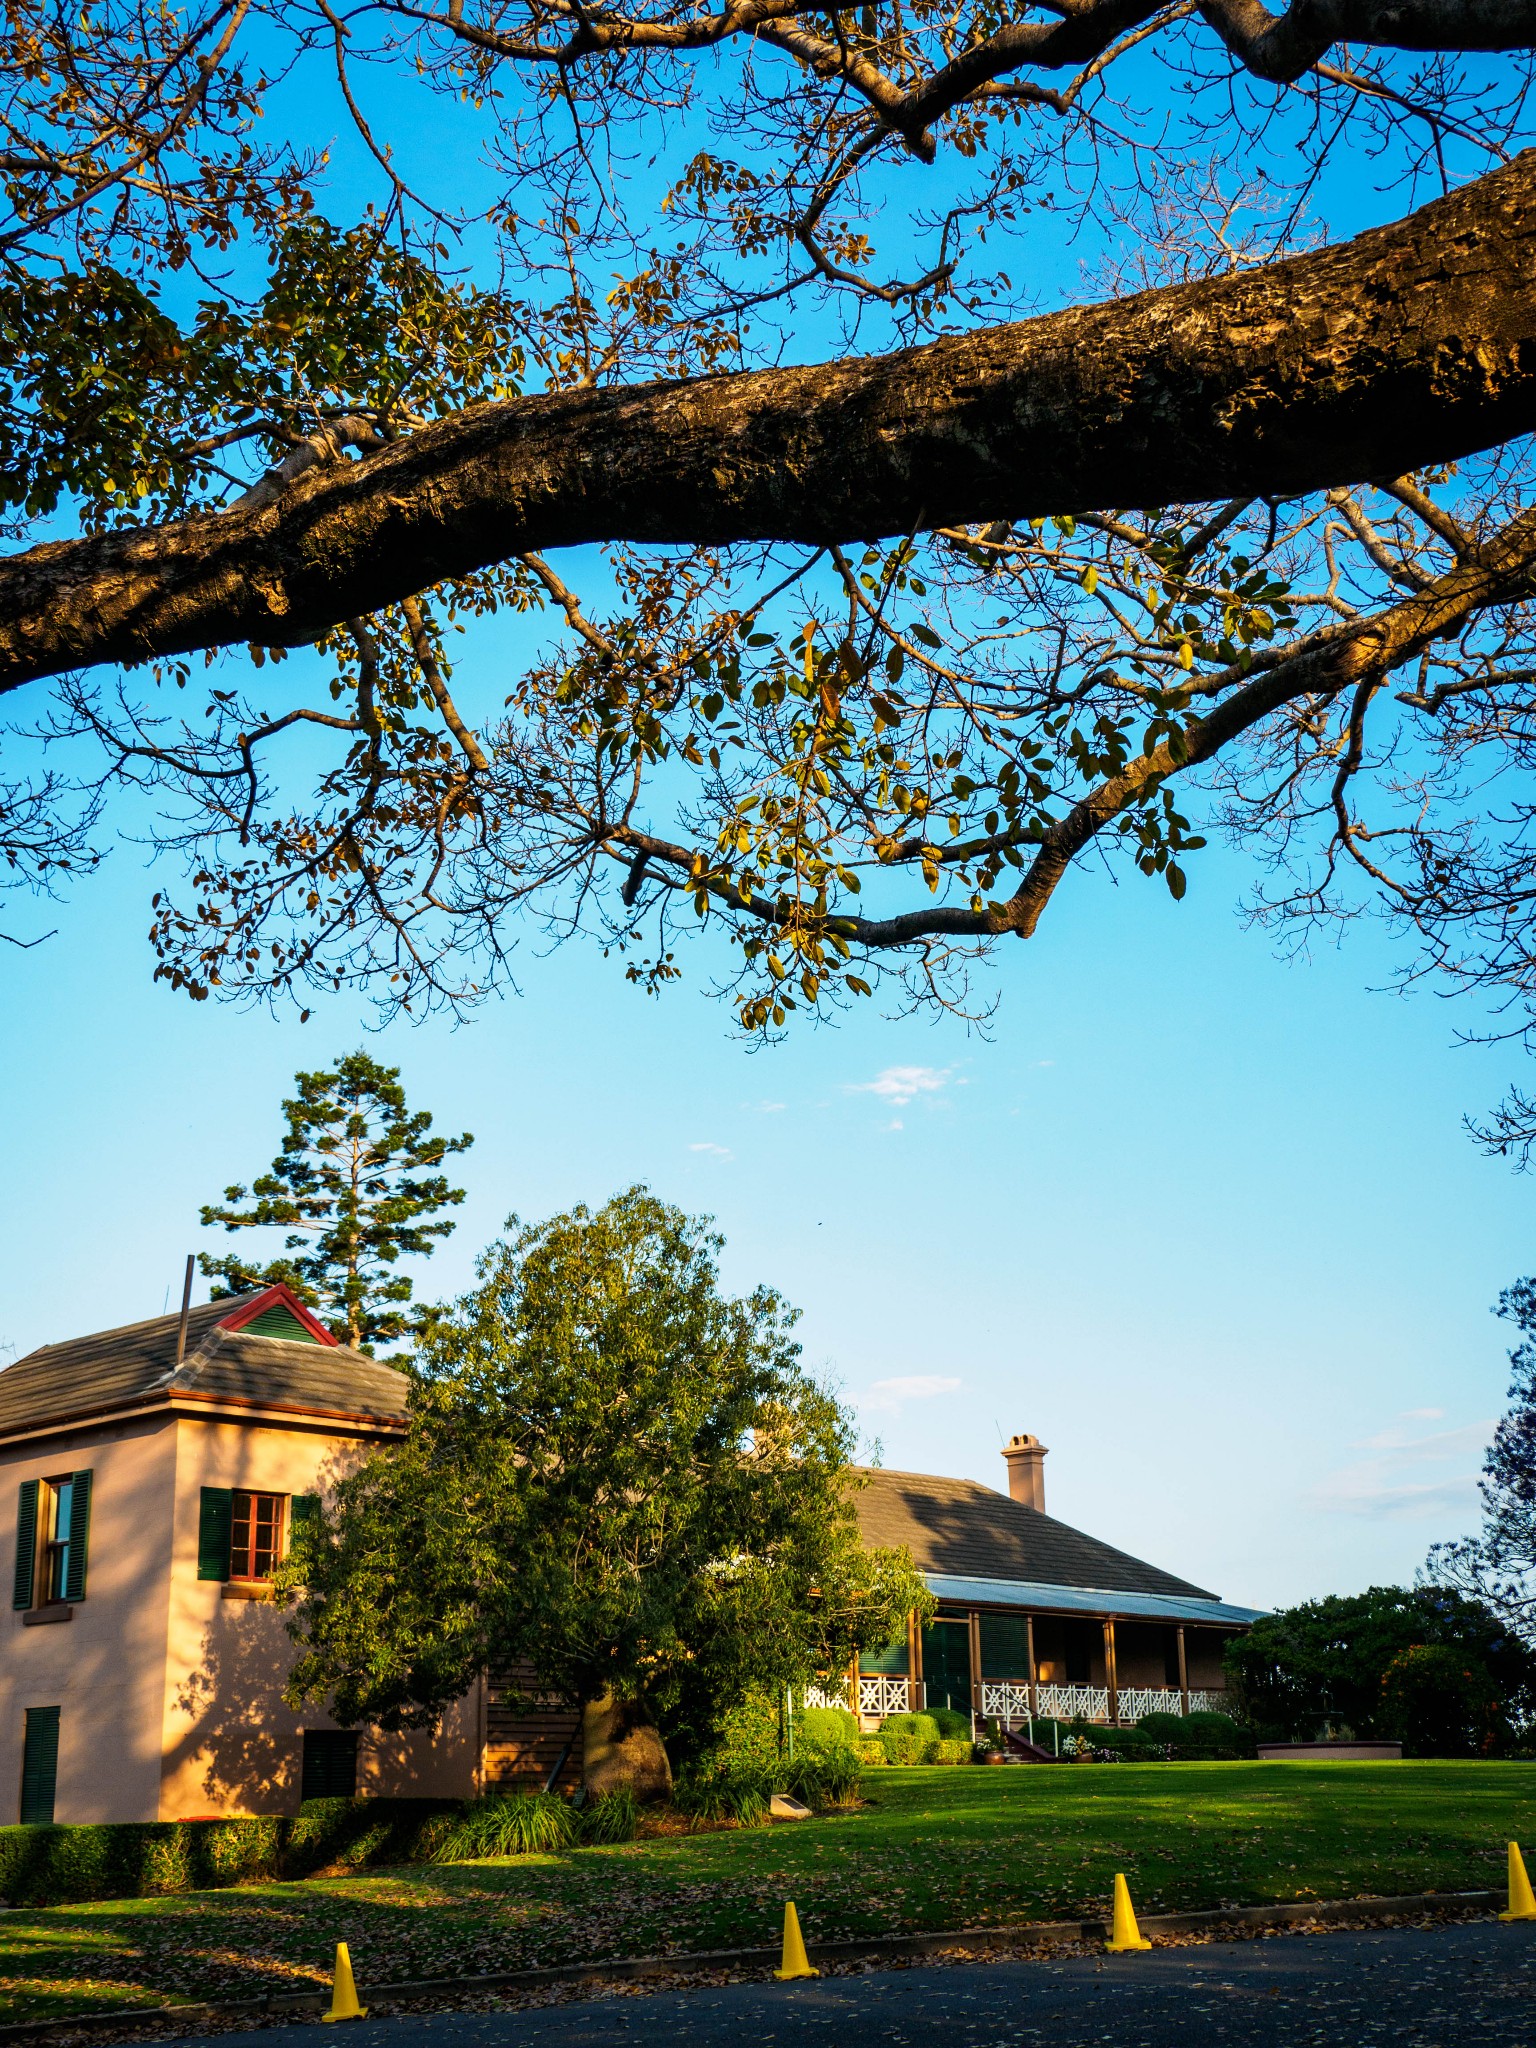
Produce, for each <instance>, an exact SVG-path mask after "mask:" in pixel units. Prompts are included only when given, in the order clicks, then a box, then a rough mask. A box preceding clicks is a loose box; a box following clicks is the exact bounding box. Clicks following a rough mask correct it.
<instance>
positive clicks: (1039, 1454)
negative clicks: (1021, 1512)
mask: <svg viewBox="0 0 1536 2048" xmlns="http://www.w3.org/2000/svg"><path fill="white" fill-rule="evenodd" d="M1045 1460H1046V1448H1045V1445H1044V1444H1043V1443H1041V1441H1040V1439H1039V1437H1037V1436H1011V1437H1009V1439H1008V1442H1007V1445H1006V1446H1005V1448H1004V1451H1003V1462H1004V1463H1005V1464H1006V1465H1007V1467H1008V1493H1009V1497H1010V1499H1013V1500H1016V1501H1017V1502H1018V1503H1019V1505H1020V1506H1021V1507H1026V1508H1034V1509H1035V1510H1036V1511H1037V1512H1038V1513H1040V1514H1042V1515H1043V1514H1044V1513H1045Z"/></svg>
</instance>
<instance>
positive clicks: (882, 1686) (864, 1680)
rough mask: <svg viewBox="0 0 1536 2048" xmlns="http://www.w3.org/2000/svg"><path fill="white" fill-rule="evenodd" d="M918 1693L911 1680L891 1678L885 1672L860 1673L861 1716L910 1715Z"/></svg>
mask: <svg viewBox="0 0 1536 2048" xmlns="http://www.w3.org/2000/svg"><path fill="white" fill-rule="evenodd" d="M916 1691H917V1687H916V1686H915V1685H913V1683H912V1681H911V1680H910V1679H909V1678H891V1677H889V1676H887V1674H886V1673H885V1672H883V1671H861V1672H860V1673H859V1712H860V1713H861V1714H882V1715H883V1714H910V1713H911V1712H912V1711H913V1699H912V1695H913V1694H914V1693H915V1692H916Z"/></svg>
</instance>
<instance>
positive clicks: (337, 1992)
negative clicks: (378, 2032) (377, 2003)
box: [320, 1941, 368, 2020]
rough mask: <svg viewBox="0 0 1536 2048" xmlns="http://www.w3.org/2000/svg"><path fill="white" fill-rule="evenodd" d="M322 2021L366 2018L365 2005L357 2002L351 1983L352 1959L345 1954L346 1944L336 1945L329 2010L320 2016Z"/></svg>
mask: <svg viewBox="0 0 1536 2048" xmlns="http://www.w3.org/2000/svg"><path fill="white" fill-rule="evenodd" d="M320 2017H321V2019H323V2020H365V2019H367V2017H368V2008H367V2006H366V2005H359V2004H358V2002H357V1986H356V1985H355V1984H354V1983H353V1982H352V1958H351V1956H349V1955H348V1954H347V1944H346V1943H345V1942H344V1941H338V1942H337V1944H336V1981H335V1982H334V1983H333V1984H332V1986H331V2009H330V2011H329V2012H323V2013H321V2015H320Z"/></svg>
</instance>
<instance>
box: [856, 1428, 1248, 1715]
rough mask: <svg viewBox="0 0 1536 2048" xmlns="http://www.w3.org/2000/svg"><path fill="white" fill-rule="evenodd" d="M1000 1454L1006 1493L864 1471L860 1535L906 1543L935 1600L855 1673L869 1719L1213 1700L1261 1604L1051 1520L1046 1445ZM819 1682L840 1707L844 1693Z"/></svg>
mask: <svg viewBox="0 0 1536 2048" xmlns="http://www.w3.org/2000/svg"><path fill="white" fill-rule="evenodd" d="M1003 1458H1004V1461H1005V1463H1006V1465H1007V1468H1008V1491H1007V1493H1006V1494H1004V1493H998V1492H995V1491H994V1490H993V1489H992V1488H991V1487H988V1486H981V1485H979V1484H978V1483H977V1482H976V1481H975V1480H973V1479H942V1478H938V1477H936V1476H935V1475H934V1474H932V1473H928V1472H888V1471H885V1470H883V1469H880V1468H876V1469H867V1470H864V1471H862V1472H861V1473H860V1477H861V1479H862V1480H863V1481H864V1484H863V1487H862V1489H861V1491H860V1493H859V1495H858V1500H857V1511H858V1517H859V1527H860V1530H861V1532H862V1533H863V1536H864V1539H865V1541H866V1542H867V1543H869V1544H870V1545H872V1546H873V1545H883V1546H895V1545H898V1544H905V1545H906V1547H907V1549H908V1550H909V1551H910V1552H911V1554H912V1561H913V1563H914V1564H916V1566H917V1568H918V1570H919V1571H920V1572H921V1573H922V1574H923V1577H924V1578H925V1579H926V1581H927V1583H928V1589H929V1591H930V1592H931V1593H933V1594H934V1595H935V1596H936V1598H937V1600H938V1603H939V1605H938V1613H937V1615H936V1617H935V1618H934V1620H933V1621H932V1622H931V1623H930V1624H929V1625H928V1626H927V1627H926V1628H923V1629H918V1628H916V1627H909V1628H908V1631H907V1640H906V1641H905V1642H904V1643H903V1642H898V1643H894V1644H892V1645H891V1647H890V1648H889V1649H888V1650H886V1651H884V1652H882V1653H880V1654H879V1655H876V1656H866V1657H864V1658H862V1659H861V1660H860V1665H859V1669H858V1670H857V1671H856V1672H850V1673H849V1674H848V1679H847V1692H848V1703H849V1705H851V1706H853V1707H855V1708H856V1709H857V1711H858V1713H859V1715H860V1718H861V1720H862V1721H863V1722H864V1723H865V1725H866V1726H868V1725H872V1724H873V1723H874V1722H875V1721H876V1720H878V1719H879V1718H880V1717H882V1716H884V1715H886V1714H891V1713H900V1712H907V1711H911V1710H912V1709H914V1708H919V1707H923V1706H930V1707H933V1706H938V1707H946V1706H947V1707H956V1708H959V1709H960V1710H961V1711H962V1712H964V1711H967V1710H969V1711H971V1712H973V1713H975V1714H977V1715H978V1716H981V1717H982V1718H984V1719H988V1720H993V1719H995V1720H999V1721H1002V1722H1004V1723H1006V1724H1008V1725H1010V1726H1012V1725H1014V1724H1016V1723H1019V1722H1022V1721H1025V1720H1027V1719H1028V1718H1030V1717H1044V1718H1047V1719H1062V1720H1071V1719H1073V1718H1075V1717H1076V1716H1078V1715H1082V1716H1083V1717H1084V1718H1085V1719H1087V1720H1089V1721H1109V1722H1128V1721H1139V1720H1140V1719H1141V1717H1142V1716H1143V1715H1144V1714H1151V1713H1171V1714H1187V1713H1191V1712H1194V1711H1197V1710H1199V1709H1202V1708H1212V1707H1215V1708H1219V1707H1220V1705H1221V1700H1222V1695H1223V1692H1224V1690H1225V1686H1226V1678H1225V1675H1224V1673H1223V1671H1222V1652H1223V1650H1224V1649H1225V1647H1226V1644H1227V1643H1228V1641H1229V1640H1230V1639H1231V1637H1232V1636H1233V1635H1234V1634H1238V1633H1240V1632H1242V1631H1244V1630H1246V1629H1248V1628H1249V1627H1251V1626H1252V1624H1253V1623H1254V1622H1255V1621H1257V1620H1258V1619H1259V1612H1260V1610H1258V1609H1256V1608H1252V1607H1234V1606H1230V1605H1228V1604H1227V1603H1226V1602H1225V1601H1222V1600H1219V1599H1218V1598H1217V1597H1216V1595H1215V1594H1214V1593H1211V1592H1208V1591H1207V1590H1206V1589H1205V1588H1204V1587H1203V1586H1195V1585H1191V1584H1190V1582H1189V1581H1188V1580H1187V1579H1181V1578H1177V1577H1175V1575H1174V1574H1173V1573H1172V1572H1165V1571H1161V1570H1159V1568H1158V1567H1157V1566H1156V1565H1150V1564H1144V1563H1143V1562H1142V1560H1141V1559H1140V1558H1137V1557H1131V1556H1129V1555H1128V1554H1127V1553H1126V1552H1125V1551H1123V1550H1116V1549H1114V1548H1113V1547H1112V1546H1111V1545H1110V1544H1108V1543H1101V1542H1100V1541H1099V1540H1098V1538H1097V1537H1095V1536H1085V1535H1084V1534H1083V1532H1082V1531H1081V1530H1080V1529H1074V1528H1071V1527H1070V1526H1069V1525H1068V1524H1067V1523H1066V1522H1058V1521H1056V1520H1055V1519H1054V1518H1053V1517H1052V1516H1050V1515H1048V1514H1047V1513H1046V1512H1045V1472H1044V1466H1045V1458H1046V1450H1045V1446H1044V1445H1043V1444H1042V1443H1040V1441H1039V1440H1038V1438H1036V1437H1033V1436H1016V1437H1014V1438H1013V1439H1012V1440H1011V1441H1010V1442H1009V1444H1008V1445H1007V1447H1006V1448H1005V1449H1004V1451H1003ZM823 1690H824V1692H825V1693H826V1694H827V1696H828V1697H829V1698H832V1697H835V1698H836V1700H837V1703H838V1704H842V1689H841V1688H823Z"/></svg>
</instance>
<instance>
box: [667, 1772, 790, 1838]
mask: <svg viewBox="0 0 1536 2048" xmlns="http://www.w3.org/2000/svg"><path fill="white" fill-rule="evenodd" d="M772 1797H773V1781H772V1778H771V1777H770V1775H769V1774H768V1773H766V1772H763V1771H755V1770H750V1769H747V1768H745V1767H743V1766H740V1765H738V1766H736V1767H735V1768H734V1769H729V1770H717V1771H700V1772H697V1773H693V1772H690V1773H688V1774H687V1775H685V1776H684V1777H683V1778H681V1779H680V1780H679V1782H678V1784H677V1787H676V1789H675V1790H674V1792H673V1795H672V1804H673V1805H674V1806H675V1807H676V1808H677V1810H678V1812H679V1813H682V1814H686V1815H687V1817H688V1818H689V1819H690V1820H705V1821H734V1822H735V1824H736V1825H737V1827H742V1828H755V1827H761V1826H762V1824H763V1822H764V1821H765V1820H766V1819H767V1818H768V1804H769V1801H770V1800H771V1799H772Z"/></svg>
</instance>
